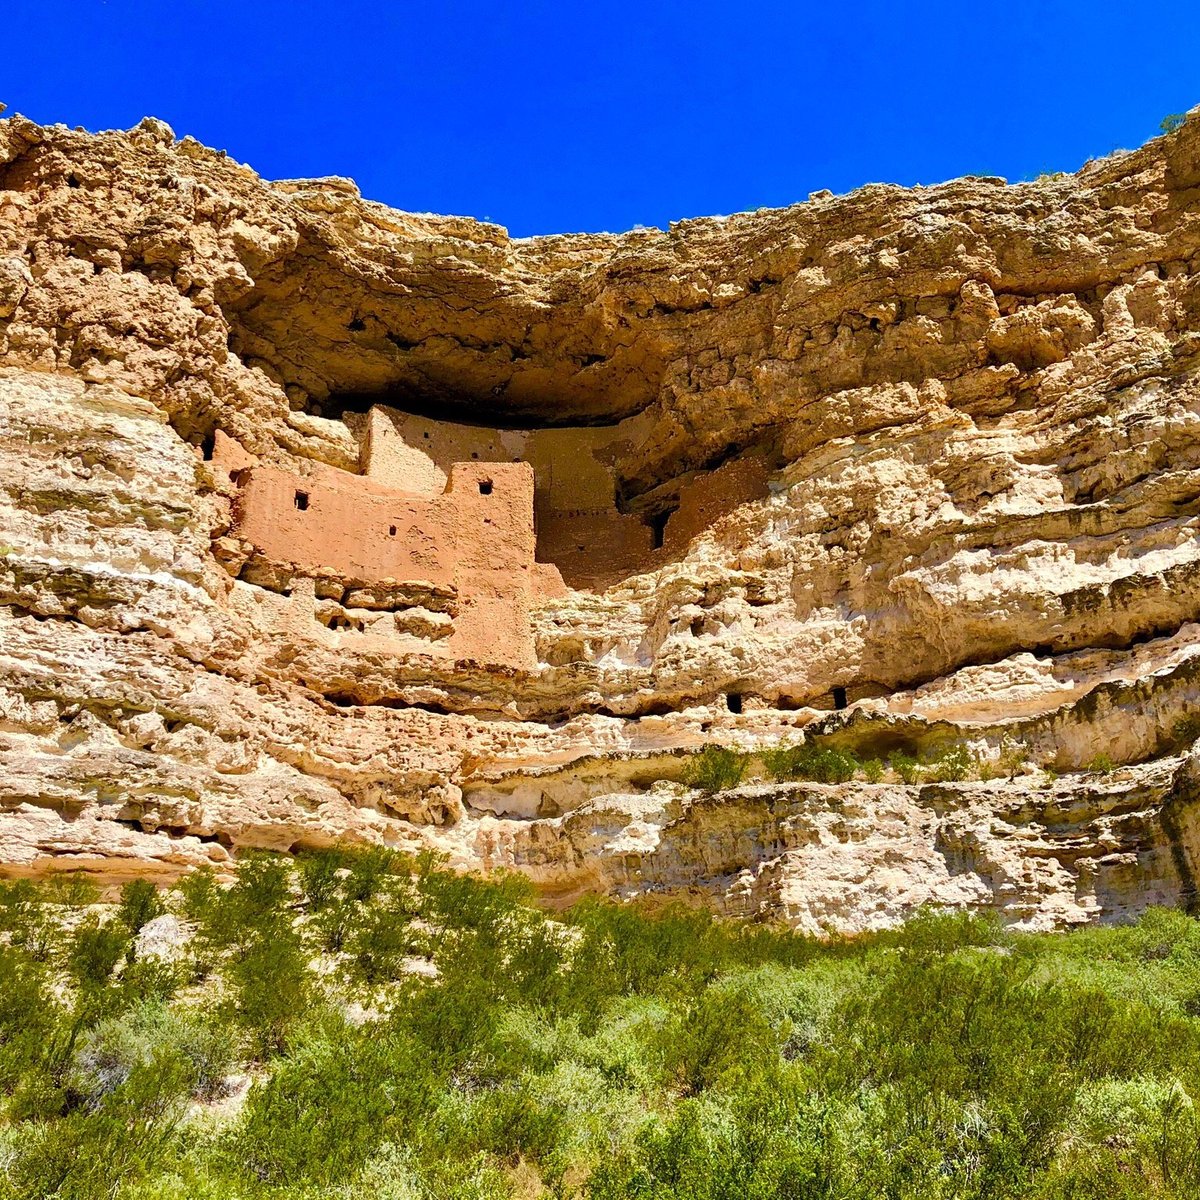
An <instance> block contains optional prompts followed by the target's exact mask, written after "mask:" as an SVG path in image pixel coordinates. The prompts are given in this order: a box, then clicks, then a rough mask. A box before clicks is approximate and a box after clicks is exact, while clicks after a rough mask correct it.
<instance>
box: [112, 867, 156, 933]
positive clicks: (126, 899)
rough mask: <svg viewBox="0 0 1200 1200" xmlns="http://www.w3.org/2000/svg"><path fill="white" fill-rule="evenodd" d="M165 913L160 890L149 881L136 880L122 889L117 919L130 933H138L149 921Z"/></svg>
mask: <svg viewBox="0 0 1200 1200" xmlns="http://www.w3.org/2000/svg"><path fill="white" fill-rule="evenodd" d="M165 911H166V908H165V906H164V905H163V902H162V900H161V899H160V897H159V894H158V888H156V887H155V886H154V884H152V883H151V882H150V881H149V880H148V879H134V880H132V881H131V882H129V883H127V884H126V885H125V886H124V887H123V888H122V889H121V906H120V908H119V909H118V910H117V919H118V920H119V921H120V922H121V923H122V924H123V925H124V926H125V928H126V929H128V930H129V932H130V933H137V931H138V930H139V929H141V927H142V926H143V925H145V924H146V922H147V921H152V920H154V918H155V917H157V916H159V915H160V914H161V913H163V912H165Z"/></svg>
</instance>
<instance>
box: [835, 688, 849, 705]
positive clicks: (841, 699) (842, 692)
mask: <svg viewBox="0 0 1200 1200" xmlns="http://www.w3.org/2000/svg"><path fill="white" fill-rule="evenodd" d="M833 707H834V708H845V707H846V689H845V688H844V687H835V688H834V689H833Z"/></svg>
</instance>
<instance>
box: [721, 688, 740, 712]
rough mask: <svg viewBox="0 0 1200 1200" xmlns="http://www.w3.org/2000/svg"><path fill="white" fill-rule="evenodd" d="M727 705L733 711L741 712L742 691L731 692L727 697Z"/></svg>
mask: <svg viewBox="0 0 1200 1200" xmlns="http://www.w3.org/2000/svg"><path fill="white" fill-rule="evenodd" d="M725 707H726V708H728V709H729V711H730V712H731V713H740V712H741V711H742V693H741V692H730V693H729V694H728V695H727V696H726V697H725Z"/></svg>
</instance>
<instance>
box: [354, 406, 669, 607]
mask: <svg viewBox="0 0 1200 1200" xmlns="http://www.w3.org/2000/svg"><path fill="white" fill-rule="evenodd" d="M644 424H645V419H644V418H643V417H640V416H638V417H631V418H629V419H628V420H625V421H622V422H621V423H620V424H618V425H613V426H597V427H591V426H580V427H564V428H546V429H532V430H523V429H495V428H489V427H485V426H476V425H464V424H460V423H457V422H454V421H437V420H433V419H431V418H428V417H419V416H413V415H411V414H409V413H404V412H400V411H398V410H396V409H392V408H387V407H385V406H383V405H376V406H374V407H373V408H372V409H371V410H370V412H369V413H368V414H367V417H366V421H365V425H364V428H363V433H362V437H363V449H364V452H363V470H364V472H365V474H367V475H368V476H369V477H370V478H371V479H373V480H376V481H378V482H381V483H386V484H388V485H390V486H393V487H397V488H401V489H404V490H407V491H421V492H422V493H423V494H428V495H432V494H433V493H434V491H436V490H438V489H440V488H441V487H442V486H444V480H445V479H447V478H448V477H449V473H450V471H451V470H452V468H453V465H454V463H456V462H467V461H472V462H474V461H478V462H510V461H512V460H516V459H519V460H521V461H523V462H527V463H529V464H530V466H531V467H532V468H533V472H534V480H535V491H534V513H535V528H536V533H537V558H538V560H539V561H540V562H542V563H546V564H553V565H554V566H556V567H558V569H559V570H560V571H561V573H562V577H563V578H564V579H565V580H566V581H567V582H568V583H569V584H571V585H572V586H573V587H588V586H598V585H601V584H605V583H610V582H615V581H616V580H617V579H620V578H622V577H624V576H627V575H632V574H636V573H637V572H638V571H641V570H645V569H648V568H649V567H651V566H652V565H653V564H654V562H655V561H656V559H655V557H654V556H653V554H652V548H653V544H654V535H653V532H652V530H651V529H650V527H649V526H648V525H647V524H646V522H645V521H644V520H643V519H642V518H641V517H638V516H632V515H629V514H625V513H621V512H618V511H617V507H616V503H615V482H614V478H613V473H612V469H611V466H610V464H611V463H612V461H613V460H614V459H615V458H616V457H617V456H618V455H620V454H623V453H628V452H629V450H630V448H631V447H633V446H636V445H638V444H639V443H640V440H641V437H642V436H643V434H642V426H644ZM551 586H553V585H552V584H551Z"/></svg>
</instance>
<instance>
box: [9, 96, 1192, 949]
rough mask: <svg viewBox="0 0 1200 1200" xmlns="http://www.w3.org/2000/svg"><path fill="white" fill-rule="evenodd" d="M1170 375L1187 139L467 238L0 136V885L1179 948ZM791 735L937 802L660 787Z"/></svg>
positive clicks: (163, 146)
mask: <svg viewBox="0 0 1200 1200" xmlns="http://www.w3.org/2000/svg"><path fill="white" fill-rule="evenodd" d="M1198 372H1200V116H1196V117H1193V119H1192V120H1191V121H1189V122H1188V123H1187V124H1185V125H1184V126H1183V128H1182V129H1180V130H1179V131H1178V132H1176V133H1174V134H1172V135H1170V136H1168V137H1164V138H1160V139H1157V140H1155V141H1154V142H1151V143H1150V144H1149V145H1147V146H1146V147H1144V148H1143V149H1141V150H1139V151H1137V152H1135V153H1131V154H1123V155H1121V156H1119V157H1113V158H1110V159H1106V160H1102V161H1098V162H1094V163H1090V164H1088V165H1087V166H1086V167H1084V168H1083V170H1082V171H1080V172H1079V174H1077V175H1075V176H1064V177H1054V178H1046V179H1042V180H1037V181H1034V182H1030V183H1022V184H1016V185H1009V184H1006V183H1005V182H1004V181H1002V180H996V179H983V178H971V179H964V180H958V181H955V182H952V183H948V184H945V185H941V186H938V187H932V188H916V189H902V188H897V187H889V186H883V185H873V186H870V187H867V188H863V189H861V190H859V191H857V192H855V193H853V194H851V195H848V196H844V197H832V196H827V195H821V196H818V197H815V198H813V199H812V200H810V201H809V202H808V203H805V204H800V205H797V206H795V207H793V208H789V209H782V210H772V211H760V212H757V213H752V214H745V215H739V216H733V217H726V218H707V219H700V220H696V221H686V222H681V223H679V224H678V225H675V226H672V227H671V229H669V230H668V231H666V232H663V231H659V230H653V229H651V230H644V229H639V230H636V231H633V232H631V233H628V234H623V235H618V236H610V235H586V236H585V235H579V236H556V237H546V238H534V239H524V240H518V241H514V240H511V239H509V238H508V236H507V235H506V233H505V231H504V230H503V229H500V228H498V227H496V226H492V225H485V224H480V223H478V222H474V221H471V220H467V219H463V218H453V217H429V216H415V215H412V214H408V213H402V212H397V211H394V210H391V209H388V208H385V207H383V206H381V205H378V204H374V203H371V202H369V201H365V200H363V199H361V197H360V196H359V194H358V192H357V190H356V189H355V187H354V186H353V184H351V183H349V182H347V181H345V180H340V179H324V180H312V181H293V182H285V183H270V182H266V181H263V180H261V179H260V178H259V177H258V176H257V175H256V174H255V173H254V172H253V171H252V170H250V169H249V168H248V167H245V166H242V165H240V164H238V163H235V162H233V161H231V160H230V159H229V158H227V157H226V156H225V155H223V154H220V153H218V152H215V151H212V150H209V149H207V148H205V147H203V146H201V145H199V144H198V143H196V142H194V141H192V140H190V139H187V138H185V139H183V140H182V141H179V140H176V138H175V137H174V135H173V134H172V132H171V131H170V130H169V129H168V128H167V127H166V126H164V125H162V124H161V123H160V122H156V121H152V120H147V121H144V122H142V124H141V125H139V126H138V127H137V128H135V129H133V130H130V131H129V132H124V133H122V132H116V133H103V134H85V133H76V132H70V131H68V130H66V129H64V128H61V127H52V128H42V127H38V126H36V125H34V124H32V123H31V122H29V121H27V120H25V119H23V118H21V117H14V118H12V119H10V120H7V121H0V864H3V869H4V870H6V871H7V872H9V873H30V874H39V873H45V872H48V871H53V870H63V869H79V868H84V869H87V870H89V871H93V872H95V873H97V874H99V875H102V876H104V877H106V878H111V879H114V880H115V879H121V878H125V877H129V876H134V875H150V876H162V877H165V876H168V875H171V874H174V873H178V872H179V871H181V870H184V869H187V868H188V867H190V866H192V865H196V864H202V863H212V864H214V865H218V866H223V865H225V864H228V863H229V862H230V861H231V860H233V859H234V858H235V857H236V855H237V853H238V852H239V851H240V850H245V849H247V848H252V847H271V848H276V849H283V850H286V849H293V850H294V849H300V848H303V847H308V846H318V845H323V844H327V843H329V842H331V841H332V840H334V839H337V838H352V839H366V840H372V841H378V842H384V843H387V844H390V845H395V846H400V847H406V848H417V847H421V846H432V847H434V848H437V849H439V850H442V851H444V852H446V853H447V854H449V855H450V856H451V858H452V860H453V861H454V862H456V863H458V864H461V865H462V866H464V867H482V868H489V869H490V868H500V867H508V868H516V869H518V870H521V871H524V872H526V873H528V874H529V875H530V876H531V877H532V878H533V879H534V880H536V882H537V883H538V885H539V886H540V887H541V888H542V889H544V891H545V893H546V894H547V896H549V897H553V898H555V899H557V900H563V901H565V900H568V899H570V898H572V897H575V896H577V895H580V894H583V893H585V892H587V891H606V892H610V893H613V894H619V895H631V894H636V893H639V892H648V891H654V892H664V893H670V894H687V895H694V896H698V897H700V898H702V899H704V900H706V901H707V902H709V903H711V904H713V905H715V906H717V907H718V908H720V909H721V910H722V911H726V912H729V913H735V914H740V915H746V916H751V917H779V918H783V919H786V920H788V921H789V922H791V923H793V924H795V925H797V926H800V927H802V928H806V929H811V930H814V931H819V930H823V929H844V930H857V929H866V928H875V927H879V926H883V925H887V924H889V923H892V922H895V921H897V920H900V919H902V918H904V917H905V916H906V915H908V914H909V913H910V912H912V911H913V910H914V909H915V908H916V907H918V906H920V905H921V904H924V903H930V902H933V903H945V904H952V905H962V906H970V907H975V908H986V907H993V906H994V907H998V908H1000V909H1001V910H1002V911H1003V913H1004V915H1005V917H1006V919H1008V920H1010V921H1013V922H1020V923H1023V924H1025V925H1029V926H1035V927H1036V926H1049V925H1054V924H1062V923H1069V922H1076V921H1084V920H1093V919H1116V918H1120V917H1123V916H1126V915H1132V914H1134V913H1136V912H1137V911H1139V910H1140V909H1141V908H1144V907H1145V906H1146V905H1148V904H1156V903H1185V904H1186V903H1191V901H1192V899H1193V897H1194V892H1195V884H1194V871H1195V869H1196V868H1195V867H1194V866H1193V863H1194V859H1195V857H1196V856H1197V855H1200V826H1198V824H1197V816H1198V814H1200V808H1198V807H1197V805H1196V804H1195V803H1194V801H1195V799H1196V798H1197V796H1198V795H1200V791H1198V788H1200V765H1197V763H1196V761H1195V760H1194V759H1193V757H1192V745H1193V742H1194V741H1195V737H1196V732H1197V729H1200V721H1198V720H1197V714H1198V713H1200V541H1198V539H1197V514H1198V513H1200V437H1198V433H1200V376H1198ZM802 730H807V733H808V734H809V735H812V734H813V733H814V731H819V732H820V733H821V734H822V736H823V739H824V741H825V742H826V743H827V744H829V745H833V746H840V747H843V748H846V749H852V750H854V751H855V752H856V753H857V754H858V755H859V756H860V757H862V758H867V759H870V758H880V759H887V758H888V756H889V755H896V754H903V755H907V756H910V757H913V758H921V757H923V756H929V755H936V754H938V753H939V752H940V751H943V750H944V749H945V748H947V747H955V746H960V745H962V746H965V747H967V748H968V749H969V750H970V752H971V754H972V755H973V756H974V758H975V760H976V762H977V763H978V762H982V763H983V764H984V768H985V769H984V770H983V771H982V774H983V776H985V777H984V778H978V777H975V776H978V775H979V774H980V771H979V770H978V768H976V769H974V770H973V771H972V776H973V777H971V778H968V779H965V780H959V781H956V780H954V779H942V780H941V781H939V782H935V781H933V780H932V779H931V778H930V774H929V773H927V774H926V776H925V777H924V778H919V779H917V781H915V782H912V783H905V782H904V781H903V779H902V778H901V777H899V776H898V775H897V774H895V773H893V772H888V771H885V772H884V773H883V775H882V776H881V777H880V778H879V780H878V782H869V781H867V780H866V779H865V778H864V777H862V776H861V775H860V776H859V777H858V778H856V779H855V780H852V781H850V782H846V783H841V784H821V783H815V782H803V781H801V782H793V783H774V782H769V781H766V780H762V779H752V778H748V779H747V781H746V782H744V783H743V784H741V785H739V786H737V787H734V788H732V789H727V790H724V791H721V792H719V793H718V794H715V795H710V794H704V793H701V792H700V791H698V790H696V789H693V788H690V787H689V786H687V784H686V783H685V782H684V780H685V779H686V778H687V764H688V762H689V760H690V758H691V755H692V754H693V752H694V751H696V750H698V749H700V748H702V747H703V746H705V745H707V744H719V745H724V746H731V747H737V748H740V749H743V750H761V749H769V748H771V747H774V746H777V745H778V744H780V743H781V742H787V741H788V740H792V741H795V740H798V739H799V738H800V737H801V736H802V734H801V731H802ZM1109 764H1111V765H1112V769H1108V768H1109ZM1097 766H1103V767H1104V768H1105V769H1104V770H1096V769H1090V768H1093V767H1097Z"/></svg>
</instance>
